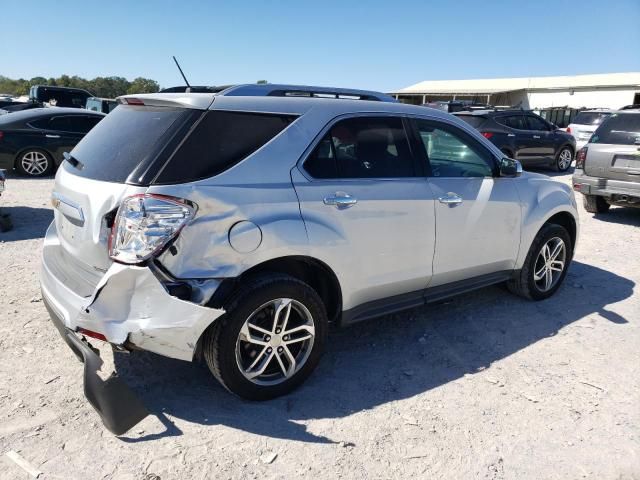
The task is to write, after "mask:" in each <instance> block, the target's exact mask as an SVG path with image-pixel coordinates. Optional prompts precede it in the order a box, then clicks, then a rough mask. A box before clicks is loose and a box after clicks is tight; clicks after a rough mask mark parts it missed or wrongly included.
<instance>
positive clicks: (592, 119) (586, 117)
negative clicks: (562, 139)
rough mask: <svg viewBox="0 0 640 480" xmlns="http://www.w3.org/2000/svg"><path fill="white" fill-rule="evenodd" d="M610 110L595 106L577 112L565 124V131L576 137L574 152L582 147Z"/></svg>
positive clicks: (609, 113)
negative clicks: (567, 123)
mask: <svg viewBox="0 0 640 480" xmlns="http://www.w3.org/2000/svg"><path fill="white" fill-rule="evenodd" d="M611 113H612V110H609V109H606V108H596V109H591V110H583V111H581V112H579V113H578V114H577V115H576V116H575V118H574V119H573V120H572V121H571V123H570V124H569V125H568V126H567V133H570V134H571V135H573V137H574V138H575V139H576V152H577V151H578V150H580V149H581V148H582V147H584V146H585V145H586V144H587V142H588V141H589V139H590V138H591V135H593V132H595V131H596V128H598V127H599V126H600V124H601V123H602V122H603V120H605V119H606V118H607V117H608V116H609V115H611Z"/></svg>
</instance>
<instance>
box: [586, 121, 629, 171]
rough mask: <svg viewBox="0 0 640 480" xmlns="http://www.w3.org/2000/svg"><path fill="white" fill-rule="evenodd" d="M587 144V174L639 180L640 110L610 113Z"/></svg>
mask: <svg viewBox="0 0 640 480" xmlns="http://www.w3.org/2000/svg"><path fill="white" fill-rule="evenodd" d="M587 148H588V151H587V158H586V160H585V164H584V171H585V173H586V174H587V175H590V176H594V177H600V178H607V179H611V180H625V181H630V182H639V183H640V112H638V113H636V112H633V113H614V114H612V115H611V116H610V117H609V118H608V119H607V120H606V121H604V122H603V123H602V125H600V127H598V129H597V130H596V131H595V133H594V134H593V136H592V137H591V140H590V141H589V144H588V145H587Z"/></svg>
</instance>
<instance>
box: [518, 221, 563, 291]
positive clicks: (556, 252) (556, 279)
mask: <svg viewBox="0 0 640 480" xmlns="http://www.w3.org/2000/svg"><path fill="white" fill-rule="evenodd" d="M572 257H573V247H572V244H571V237H570V236H569V233H568V232H567V230H566V229H565V228H564V227H562V226H560V225H556V224H551V223H549V224H546V225H545V226H543V227H542V228H541V229H540V231H539V232H538V234H537V235H536V238H535V239H534V240H533V243H532V244H531V247H530V248H529V253H528V254H527V258H526V259H525V261H524V265H523V266H522V269H521V270H520V271H519V272H518V273H517V276H516V277H515V278H514V279H512V280H510V281H509V282H508V283H507V286H508V288H509V290H511V292H512V293H515V294H516V295H519V296H521V297H525V298H528V299H530V300H544V299H545V298H549V297H550V296H551V295H553V294H554V293H555V292H556V290H558V288H560V285H561V284H562V282H563V280H564V277H565V276H566V274H567V268H568V267H569V263H570V262H571V259H572Z"/></svg>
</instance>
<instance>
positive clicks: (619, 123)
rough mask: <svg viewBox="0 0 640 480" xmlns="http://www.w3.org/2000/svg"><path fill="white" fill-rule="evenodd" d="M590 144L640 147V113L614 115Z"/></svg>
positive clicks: (596, 132) (605, 122)
mask: <svg viewBox="0 0 640 480" xmlns="http://www.w3.org/2000/svg"><path fill="white" fill-rule="evenodd" d="M589 143H611V144H614V145H640V113H614V114H612V115H611V116H610V117H609V118H607V119H606V120H605V121H604V122H602V125H600V126H599V127H598V129H597V130H596V131H595V132H594V134H593V135H592V136H591V140H589Z"/></svg>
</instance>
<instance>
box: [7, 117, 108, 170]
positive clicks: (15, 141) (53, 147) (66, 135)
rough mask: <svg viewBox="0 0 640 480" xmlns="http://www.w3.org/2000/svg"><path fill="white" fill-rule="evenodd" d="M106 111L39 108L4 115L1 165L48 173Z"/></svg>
mask: <svg viewBox="0 0 640 480" xmlns="http://www.w3.org/2000/svg"><path fill="white" fill-rule="evenodd" d="M104 116H105V115H104V114H102V113H98V112H91V111H89V110H79V109H77V108H59V107H51V108H35V109H32V110H24V111H21V112H14V113H9V114H6V115H2V116H0V168H6V169H12V168H14V167H15V169H16V170H17V171H18V172H20V173H21V174H23V175H28V176H33V177H39V176H43V175H48V174H50V173H51V172H53V170H54V169H55V168H56V167H57V166H58V165H60V163H62V160H63V159H64V157H63V153H64V152H69V151H71V149H73V147H75V145H76V143H78V142H79V141H80V140H81V139H82V137H84V136H85V134H86V133H87V132H88V131H89V130H91V129H92V128H93V127H94V126H95V125H96V124H97V123H98V122H99V121H100V120H102V119H103V118H104Z"/></svg>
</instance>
